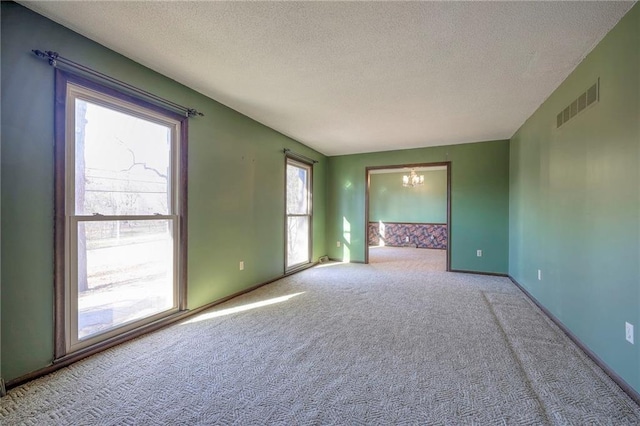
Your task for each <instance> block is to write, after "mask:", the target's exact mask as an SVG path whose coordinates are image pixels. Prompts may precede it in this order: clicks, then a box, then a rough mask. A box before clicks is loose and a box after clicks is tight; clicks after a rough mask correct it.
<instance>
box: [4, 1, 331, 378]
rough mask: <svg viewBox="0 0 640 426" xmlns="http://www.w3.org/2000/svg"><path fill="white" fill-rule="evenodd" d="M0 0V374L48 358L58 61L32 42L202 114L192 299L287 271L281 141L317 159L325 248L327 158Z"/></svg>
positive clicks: (192, 223)
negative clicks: (38, 52)
mask: <svg viewBox="0 0 640 426" xmlns="http://www.w3.org/2000/svg"><path fill="white" fill-rule="evenodd" d="M1 7H2V9H1V13H2V22H1V31H2V32H1V43H2V44H1V47H2V65H1V66H2V68H1V72H2V89H1V90H2V105H1V107H2V123H1V126H2V144H1V148H2V156H1V161H2V163H1V172H2V176H1V183H2V194H1V195H2V196H1V215H2V229H1V232H2V247H1V250H2V265H1V268H2V269H1V273H2V303H1V306H2V307H1V313H2V318H1V323H2V325H1V336H2V345H1V347H2V355H1V360H2V375H3V377H4V379H5V380H10V379H13V378H16V377H19V376H21V375H24V374H26V373H29V372H31V371H33V370H36V369H39V368H42V367H44V366H46V365H48V364H50V363H51V361H52V356H53V170H54V163H53V140H54V135H53V105H54V104H53V100H54V70H53V69H52V68H51V67H50V66H49V65H47V63H46V62H45V61H43V60H41V59H38V58H36V57H35V56H34V55H33V54H32V53H31V49H42V50H54V51H57V52H59V53H60V54H61V55H62V56H65V57H67V58H69V59H71V60H74V61H77V62H80V63H82V64H85V65H87V66H90V67H92V68H94V69H97V70H98V71H101V72H103V73H106V74H109V75H111V76H113V77H115V78H118V79H120V80H123V81H126V82H128V83H130V84H133V85H136V86H138V87H141V88H143V89H145V90H148V91H151V92H153V93H155V94H157V95H159V96H162V97H164V98H167V99H171V100H173V101H175V102H177V103H180V104H183V105H188V106H190V107H194V108H197V109H198V110H200V111H202V112H203V113H204V114H205V116H204V117H199V118H194V119H191V120H189V151H188V154H189V170H188V179H189V204H188V209H189V216H188V220H189V225H188V226H189V234H188V238H189V245H188V247H189V250H188V256H189V261H188V276H189V281H188V306H189V308H195V307H198V306H202V305H204V304H207V303H209V302H213V301H215V300H218V299H220V298H223V297H225V296H228V295H231V294H233V293H236V292H238V291H241V290H243V289H246V288H248V287H251V286H253V285H255V284H258V283H261V282H264V281H267V280H270V279H273V278H276V277H279V276H281V275H282V274H283V271H284V241H283V239H284V237H283V235H284V154H283V152H282V150H283V148H290V149H292V150H293V151H296V152H299V153H301V154H304V155H306V156H309V157H311V158H314V159H316V160H319V163H318V164H316V165H315V166H314V179H313V182H314V188H313V189H314V197H315V200H316V202H315V203H314V212H313V214H314V216H313V218H314V236H313V258H314V259H317V258H318V257H319V256H322V255H325V254H326V250H325V238H324V234H325V229H324V228H325V222H326V221H325V211H324V206H325V197H326V168H327V159H326V158H325V157H324V156H322V155H320V154H318V153H317V152H315V151H312V150H311V149H309V148H307V147H305V146H303V145H301V144H299V143H297V142H295V141H293V140H292V139H289V138H287V137H285V136H283V135H282V134H280V133H277V132H275V131H273V130H271V129H269V128H267V127H265V126H263V125H261V124H259V123H257V122H255V121H253V120H251V119H249V118H247V117H245V116H243V115H241V114H239V113H237V112H235V111H233V110H231V109H229V108H227V107H225V106H223V105H221V104H219V103H217V102H215V101H213V100H211V99H209V98H206V97H205V96H203V95H201V94H199V93H197V92H195V91H193V90H190V89H188V88H186V87H184V86H182V85H180V84H178V83H176V82H175V81H172V80H170V79H168V78H166V77H164V76H162V75H159V74H157V73H155V72H153V71H151V70H149V69H147V68H145V67H143V66H141V65H139V64H137V63H135V62H133V61H131V60H128V59H126V58H124V57H123V56H121V55H118V54H116V53H114V52H112V51H110V50H108V49H106V48H104V47H103V46H101V45H99V44H97V43H94V42H92V41H90V40H88V39H86V38H84V37H82V36H80V35H78V34H76V33H74V32H72V31H71V30H69V29H66V28H64V27H62V26H60V25H58V24H56V23H54V22H52V21H50V20H48V19H46V18H44V17H42V16H39V15H37V14H35V13H33V12H31V11H29V10H28V9H25V8H23V7H22V6H19V5H17V4H15V3H7V2H2V4H1ZM240 260H244V262H245V270H244V271H239V270H238V269H239V268H238V262H239V261H240Z"/></svg>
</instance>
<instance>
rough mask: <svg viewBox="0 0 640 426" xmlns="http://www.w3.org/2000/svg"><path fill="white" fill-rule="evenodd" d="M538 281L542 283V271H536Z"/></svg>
mask: <svg viewBox="0 0 640 426" xmlns="http://www.w3.org/2000/svg"><path fill="white" fill-rule="evenodd" d="M538 281H542V269H538Z"/></svg>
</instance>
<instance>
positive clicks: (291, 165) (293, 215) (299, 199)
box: [286, 158, 312, 270]
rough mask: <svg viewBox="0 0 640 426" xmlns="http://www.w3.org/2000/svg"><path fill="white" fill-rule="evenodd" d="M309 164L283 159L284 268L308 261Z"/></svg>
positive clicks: (310, 171) (309, 216) (310, 172)
mask: <svg viewBox="0 0 640 426" xmlns="http://www.w3.org/2000/svg"><path fill="white" fill-rule="evenodd" d="M311 175H312V167H311V165H309V164H307V163H303V162H300V161H297V160H294V159H292V158H287V176H286V204H287V212H286V215H287V223H286V234H287V235H286V270H292V269H295V268H298V267H301V266H303V265H305V264H308V263H310V262H311V218H312V215H311V212H312V209H311V198H312V197H311V178H312V176H311Z"/></svg>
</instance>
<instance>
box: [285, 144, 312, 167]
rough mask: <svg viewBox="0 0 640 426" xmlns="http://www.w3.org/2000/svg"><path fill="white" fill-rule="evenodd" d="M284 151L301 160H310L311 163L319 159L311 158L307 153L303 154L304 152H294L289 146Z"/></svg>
mask: <svg viewBox="0 0 640 426" xmlns="http://www.w3.org/2000/svg"><path fill="white" fill-rule="evenodd" d="M283 152H284V153H285V155H290V156H292V157H296V158H298V159H300V160H305V161H308V162H310V163H313V164H316V163H317V162H318V160H314V159H313V158H309V157H307V156H306V155H302V154H298V153H297V152H293V151H291V150H290V149H289V148H285V149H284V150H283Z"/></svg>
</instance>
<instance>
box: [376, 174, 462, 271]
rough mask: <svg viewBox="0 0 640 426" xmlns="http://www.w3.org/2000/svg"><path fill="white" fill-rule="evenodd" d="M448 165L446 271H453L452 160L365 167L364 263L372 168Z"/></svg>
mask: <svg viewBox="0 0 640 426" xmlns="http://www.w3.org/2000/svg"><path fill="white" fill-rule="evenodd" d="M442 166H444V167H446V170H447V265H446V271H447V272H450V271H451V235H452V232H451V161H441V162H436V163H412V164H394V165H387V166H370V167H366V168H365V183H366V188H365V196H364V243H365V244H364V263H366V264H368V263H369V202H370V198H369V197H370V195H369V191H370V187H371V171H372V170H390V169H407V168H408V169H412V168H418V167H442Z"/></svg>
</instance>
